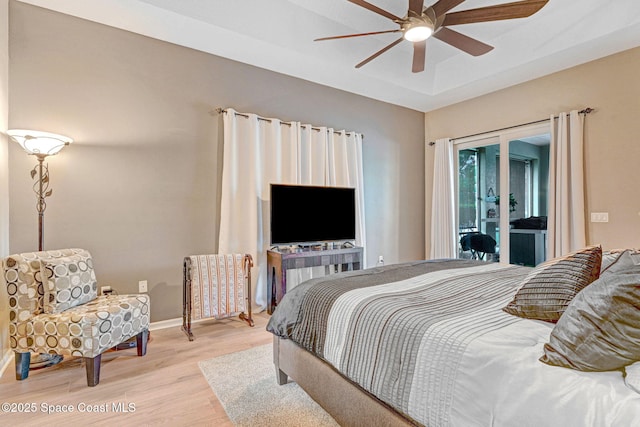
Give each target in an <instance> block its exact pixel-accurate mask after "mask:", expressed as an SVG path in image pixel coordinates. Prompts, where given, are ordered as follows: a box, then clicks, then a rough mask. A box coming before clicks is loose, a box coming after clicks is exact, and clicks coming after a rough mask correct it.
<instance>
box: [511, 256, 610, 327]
mask: <svg viewBox="0 0 640 427" xmlns="http://www.w3.org/2000/svg"><path fill="white" fill-rule="evenodd" d="M601 263H602V248H601V247H600V246H589V247H587V248H584V249H581V250H579V251H576V252H572V253H569V254H567V255H563V256H561V257H557V258H554V259H552V260H549V261H547V262H545V263H543V264H540V265H538V266H537V267H535V268H534V269H533V270H532V271H531V273H529V274H528V275H527V277H526V278H525V279H524V280H523V281H522V284H521V285H520V289H518V291H517V292H516V295H515V296H514V297H513V300H512V301H511V302H510V303H509V304H508V305H507V306H506V307H504V308H503V310H504V311H506V312H507V313H509V314H513V315H515V316H520V317H524V318H526V319H537V320H546V321H548V322H556V321H558V319H560V316H562V313H564V311H565V309H566V308H567V306H568V305H569V303H570V302H571V300H572V299H573V298H574V297H575V296H576V294H577V293H578V292H580V291H581V290H582V289H583V288H584V287H585V286H587V285H589V284H590V283H591V282H593V281H594V280H596V279H597V278H598V276H599V275H600V265H601Z"/></svg>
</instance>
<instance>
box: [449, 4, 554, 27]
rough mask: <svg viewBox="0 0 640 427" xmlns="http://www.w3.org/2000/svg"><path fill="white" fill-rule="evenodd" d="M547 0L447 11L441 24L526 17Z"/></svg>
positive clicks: (540, 7)
mask: <svg viewBox="0 0 640 427" xmlns="http://www.w3.org/2000/svg"><path fill="white" fill-rule="evenodd" d="M548 1H549V0H524V1H516V2H513V3H504V4H498V5H495V6H487V7H480V8H478V9H469V10H463V11H461V12H452V13H448V14H447V15H446V16H445V18H444V23H443V24H442V25H447V26H449V25H460V24H474V23H476V22H489V21H500V20H503V19H515V18H526V17H527V16H531V15H533V14H534V13H536V12H537V11H539V10H540V9H542V7H543V6H544V5H545V4H547V2H548Z"/></svg>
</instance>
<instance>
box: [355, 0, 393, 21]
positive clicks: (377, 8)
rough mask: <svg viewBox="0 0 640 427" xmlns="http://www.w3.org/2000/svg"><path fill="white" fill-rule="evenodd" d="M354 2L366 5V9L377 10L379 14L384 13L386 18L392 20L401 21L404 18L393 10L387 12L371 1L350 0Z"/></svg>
mask: <svg viewBox="0 0 640 427" xmlns="http://www.w3.org/2000/svg"><path fill="white" fill-rule="evenodd" d="M349 1H350V2H351V3H353V4H357V5H358V6H361V7H364V8H365V9H369V10H370V11H371V12H375V13H377V14H378V15H382V16H384V17H385V18H389V19H391V20H392V21H401V20H402V19H401V18H400V17H398V16H396V15H394V14H393V13H391V12H387V11H386V10H384V9H380V8H379V7H378V6H375V5H372V4H371V3H369V2H366V1H364V0H349Z"/></svg>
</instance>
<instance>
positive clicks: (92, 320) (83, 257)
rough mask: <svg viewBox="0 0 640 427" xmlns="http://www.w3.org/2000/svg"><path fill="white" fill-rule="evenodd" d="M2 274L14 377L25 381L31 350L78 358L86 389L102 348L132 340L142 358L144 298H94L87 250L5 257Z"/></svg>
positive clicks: (146, 305) (95, 381) (97, 378)
mask: <svg viewBox="0 0 640 427" xmlns="http://www.w3.org/2000/svg"><path fill="white" fill-rule="evenodd" d="M3 274H4V279H5V281H6V284H7V291H8V294H9V318H10V324H9V335H10V338H9V339H10V344H11V348H12V349H13V351H14V352H15V365H16V379H18V380H24V379H26V378H27V377H28V375H29V363H30V358H31V352H33V353H49V354H59V355H62V356H75V357H82V358H83V359H84V362H85V364H86V373H87V384H88V385H89V386H90V387H93V386H95V385H97V384H98V382H99V381H100V360H101V356H102V353H104V352H105V351H106V350H109V349H110V348H112V347H114V346H116V345H118V344H120V343H122V342H124V341H126V340H128V339H129V338H131V337H134V336H135V337H136V341H137V346H138V347H137V350H138V356H144V355H145V353H146V345H147V336H148V330H149V309H150V301H149V296H148V295H144V294H141V295H106V296H104V295H103V296H98V285H97V282H96V276H95V272H94V271H93V261H92V259H91V255H90V254H89V252H88V251H86V250H84V249H62V250H53V251H43V252H29V253H22V254H16V255H11V256H9V257H7V258H5V259H4V261H3Z"/></svg>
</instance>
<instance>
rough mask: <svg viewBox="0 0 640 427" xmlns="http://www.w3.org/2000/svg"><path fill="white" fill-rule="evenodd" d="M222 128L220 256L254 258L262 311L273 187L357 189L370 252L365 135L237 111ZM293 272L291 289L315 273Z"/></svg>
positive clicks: (359, 234)
mask: <svg viewBox="0 0 640 427" xmlns="http://www.w3.org/2000/svg"><path fill="white" fill-rule="evenodd" d="M245 116H248V117H245ZM223 128H224V157H223V172H222V195H221V199H222V200H221V211H222V212H221V218H220V235H219V247H218V253H249V254H251V256H252V257H253V259H254V271H253V272H252V273H253V276H252V277H255V279H254V283H253V287H254V292H253V295H254V296H255V301H254V303H255V304H256V305H257V306H259V307H260V308H262V309H264V308H266V306H267V250H268V249H269V248H270V242H271V236H270V229H269V224H270V209H269V203H270V200H269V197H270V192H269V189H270V184H272V183H273V184H304V185H331V186H340V187H353V188H355V189H356V215H357V218H356V245H358V246H363V247H366V242H365V226H364V186H363V182H364V178H363V168H362V135H361V134H358V133H355V132H349V133H347V132H344V131H340V132H334V130H333V129H331V128H318V127H312V126H311V125H306V124H301V123H299V122H291V123H282V122H281V121H280V120H278V119H267V120H264V119H261V118H259V117H258V116H257V115H255V114H244V113H243V114H242V115H239V114H237V113H236V111H234V110H233V109H227V110H226V112H225V113H224V115H223ZM327 208H328V209H329V208H330V207H327ZM365 259H366V256H365ZM321 271H322V274H324V269H322V270H321ZM292 272H293V276H294V277H290V276H288V278H287V286H288V287H289V288H291V287H293V286H294V285H295V284H296V283H299V282H300V281H301V280H304V279H306V278H309V277H311V276H312V275H313V272H312V271H311V270H306V271H303V270H300V271H297V270H292ZM291 279H293V280H291Z"/></svg>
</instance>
